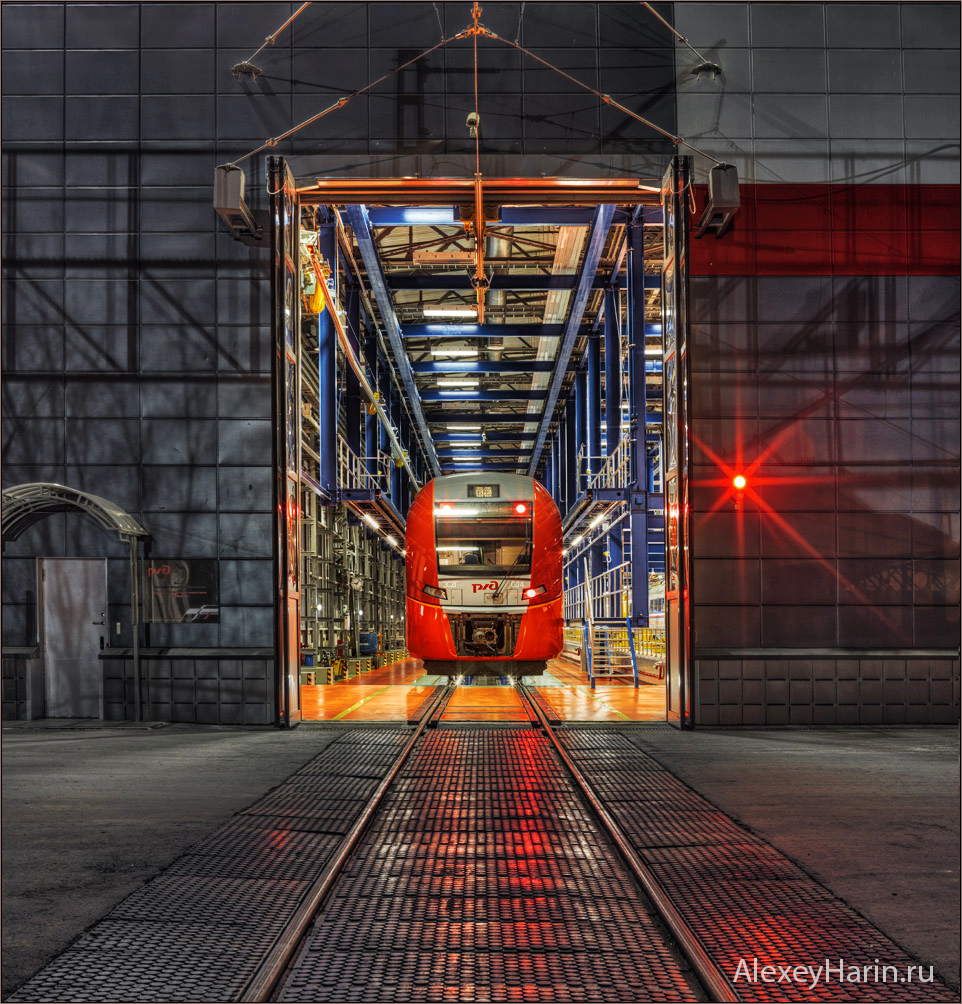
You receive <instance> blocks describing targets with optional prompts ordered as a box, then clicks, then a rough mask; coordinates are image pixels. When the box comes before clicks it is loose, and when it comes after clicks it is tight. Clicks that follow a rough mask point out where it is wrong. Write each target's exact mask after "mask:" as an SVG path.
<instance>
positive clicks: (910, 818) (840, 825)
mask: <svg viewBox="0 0 962 1004" xmlns="http://www.w3.org/2000/svg"><path fill="white" fill-rule="evenodd" d="M632 737H633V739H634V741H635V743H636V744H637V745H638V746H639V747H640V748H641V749H643V750H644V751H645V752H646V753H649V754H650V755H651V756H653V757H654V758H655V759H656V760H658V761H659V762H660V763H661V764H662V765H663V766H664V767H667V768H668V770H670V771H671V772H672V773H673V774H675V776H676V777H680V778H681V779H682V780H683V781H685V782H686V783H687V784H689V785H690V786H691V787H692V788H694V789H695V790H696V791H697V792H698V793H699V794H700V795H703V796H704V797H705V798H707V799H708V800H709V801H710V802H713V803H714V804H715V805H717V806H718V808H720V809H722V810H723V811H724V812H726V813H727V814H728V815H730V816H732V817H734V818H735V819H736V820H738V821H739V822H740V823H742V825H745V826H747V827H748V828H749V829H750V830H752V831H754V832H755V833H757V834H758V835H759V836H761V837H763V838H764V839H765V840H767V841H768V842H769V843H771V844H773V845H774V846H775V847H777V848H778V849H779V850H780V851H782V852H783V853H784V854H786V855H788V856H789V857H790V858H792V859H793V860H794V861H795V862H796V863H797V864H799V865H801V867H802V868H804V869H805V871H807V872H808V873H809V874H810V875H811V876H812V877H813V878H815V879H817V880H818V881H819V882H821V883H822V884H823V885H824V886H826V887H827V888H829V889H830V890H831V891H832V892H833V893H835V894H836V895H837V896H840V897H841V898H842V899H844V900H845V901H846V902H847V903H848V904H849V905H850V906H852V907H854V908H855V909H856V910H857V911H858V912H859V913H861V914H862V915H863V916H864V917H867V918H868V919H869V920H870V921H872V923H874V924H875V925H876V926H877V927H879V928H881V930H882V931H884V932H885V933H886V934H887V935H889V937H890V938H892V939H893V940H894V941H896V942H898V943H899V944H901V945H902V946H903V947H904V948H905V949H907V950H908V951H909V952H910V953H911V954H912V955H914V956H916V957H917V958H918V959H920V960H921V961H922V962H923V963H924V964H925V965H926V966H929V965H932V966H934V967H935V970H936V972H937V973H938V974H939V975H940V976H941V977H942V978H943V979H945V980H946V981H948V982H949V983H951V984H952V985H953V986H955V987H958V986H959V954H960V952H959V942H960V931H959V896H960V889H959V856H960V843H959V841H960V835H959V731H958V729H957V728H952V727H945V728H942V727H929V728H922V729H911V728H900V729H884V728H861V729H844V730H835V729H819V730H815V729H804V730H803V729H783V730H779V729H771V730H758V731H756V730H747V729H746V730H741V729H737V730H736V729H724V730H722V729H697V730H695V731H692V732H684V733H682V732H678V731H677V730H675V729H672V728H658V729H646V730H640V729H639V730H637V731H635V732H633V733H632Z"/></svg>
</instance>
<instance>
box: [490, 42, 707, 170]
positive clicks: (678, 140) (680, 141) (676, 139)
mask: <svg viewBox="0 0 962 1004" xmlns="http://www.w3.org/2000/svg"><path fill="white" fill-rule="evenodd" d="M484 34H485V35H487V36H488V38H493V39H496V40H497V41H498V42H504V44H505V45H510V46H511V47H512V48H513V49H517V50H518V52H523V53H524V54H525V55H526V56H530V57H531V59H534V60H536V61H537V62H539V63H541V64H542V66H547V67H548V69H549V70H554V72H555V73H560V74H561V76H562V77H564V78H565V79H566V80H570V81H571V82H572V83H573V84H577V85H578V86H579V87H581V88H583V89H584V90H586V91H590V92H591V93H592V94H594V95H595V97H598V98H601V100H602V101H604V103H605V104H606V105H611V107H612V108H617V109H618V111H620V112H624V113H625V115H628V116H629V117H630V118H633V119H635V121H637V122H641V123H642V125H646V126H648V128H649V129H654V131H655V132H657V133H661V135H662V136H664V137H665V138H666V139H670V140H671V141H672V143H674V144H675V146H685V147H687V148H688V149H689V150H693V151H694V152H695V153H697V154H698V155H699V156H700V157H705V158H706V159H707V160H710V161H711V162H712V163H713V164H722V163H724V162H723V161H720V160H718V159H717V158H716V157H713V156H712V155H711V154H710V153H705V151H704V150H700V149H699V148H698V147H697V146H694V145H693V144H692V143H689V142H688V140H686V139H685V138H684V137H682V136H676V135H675V134H674V133H672V132H669V131H668V130H667V129H662V128H661V126H659V125H655V123H654V122H652V121H651V120H650V119H646V118H645V117H644V116H643V115H639V114H638V113H637V112H633V111H632V110H631V109H630V108H627V107H625V105H623V104H621V102H620V101H615V99H614V98H613V97H612V96H611V95H610V94H604V93H603V92H602V91H599V90H596V89H595V88H594V87H592V86H591V85H590V84H586V83H585V82H584V81H583V80H579V79H578V78H577V77H573V76H571V74H570V73H565V71H564V70H562V69H561V68H560V67H557V66H555V65H553V64H552V63H549V62H548V60H547V59H542V58H541V57H540V56H538V55H536V54H535V53H533V52H532V51H531V50H530V49H526V48H525V47H524V46H523V45H519V44H518V43H517V42H512V41H510V40H509V39H507V38H502V37H501V36H500V35H497V34H495V33H494V32H493V31H489V30H487V29H485V32H484Z"/></svg>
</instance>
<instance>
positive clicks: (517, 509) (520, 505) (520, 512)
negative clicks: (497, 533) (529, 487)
mask: <svg viewBox="0 0 962 1004" xmlns="http://www.w3.org/2000/svg"><path fill="white" fill-rule="evenodd" d="M514 511H515V512H516V513H518V515H519V516H520V515H523V514H524V513H526V512H527V511H528V507H527V506H526V505H525V504H524V503H523V502H519V503H518V504H517V505H516V506H515V507H514Z"/></svg>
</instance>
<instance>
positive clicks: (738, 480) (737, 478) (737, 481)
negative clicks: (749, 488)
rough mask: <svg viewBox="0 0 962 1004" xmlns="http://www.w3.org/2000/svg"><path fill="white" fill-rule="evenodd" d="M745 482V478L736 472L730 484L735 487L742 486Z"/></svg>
mask: <svg viewBox="0 0 962 1004" xmlns="http://www.w3.org/2000/svg"><path fill="white" fill-rule="evenodd" d="M746 483H747V482H746V481H745V478H744V477H743V476H742V475H741V474H736V475H735V477H733V478H732V484H733V485H734V486H735V487H736V488H739V489H741V488H744V487H745V485H746Z"/></svg>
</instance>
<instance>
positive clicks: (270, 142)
mask: <svg viewBox="0 0 962 1004" xmlns="http://www.w3.org/2000/svg"><path fill="white" fill-rule="evenodd" d="M464 34H465V33H464V32H462V33H461V34H459V35H453V36H452V37H451V38H444V39H442V40H441V41H440V42H438V43H437V45H432V46H431V48H430V49H425V50H424V52H422V53H420V54H419V55H417V56H415V57H414V58H413V59H409V60H408V61H407V62H406V63H402V64H401V65H400V66H398V67H395V68H394V69H393V70H391V71H390V72H389V73H385V74H384V75H383V76H381V77H378V78H377V80H372V81H371V83H369V84H365V85H364V86H363V87H361V88H359V89H358V90H356V91H354V92H353V93H352V94H348V95H347V97H345V98H339V99H338V100H337V101H335V102H334V104H333V105H330V106H329V107H327V108H325V109H324V110H323V111H320V112H318V113H317V114H316V115H312V116H311V117H310V118H309V119H304V121H303V122H299V123H298V124H297V125H296V126H292V127H291V128H290V129H288V130H287V132H282V133H281V134H280V135H279V136H272V137H271V138H270V139H267V140H265V141H264V142H263V143H262V144H261V145H260V146H259V147H257V148H256V149H255V150H251V151H250V152H249V153H245V154H244V156H243V157H238V158H237V160H234V161H231V164H234V165H236V164H242V163H243V162H244V161H245V160H249V159H250V158H251V157H256V156H257V154H259V153H261V152H262V151H264V150H269V149H270V148H271V147H273V146H277V144H278V143H280V142H282V141H283V140H285V139H287V138H288V136H293V135H294V133H296V132H299V131H300V130H301V129H303V128H305V126H309V125H312V124H313V123H314V122H318V121H319V120H320V119H322V118H324V116H325V115H330V114H331V112H335V111H337V109H338V108H343V107H344V106H345V105H346V104H347V103H348V102H349V101H351V100H352V99H353V98H356V97H357V96H358V95H359V94H363V93H364V92H365V91H369V90H371V88H372V87H377V85H378V84H381V83H383V82H384V81H385V80H388V79H389V78H390V77H393V76H394V75H395V74H396V73H400V72H401V71H402V70H406V69H407V68H408V67H409V66H412V65H413V64H414V63H416V62H418V61H419V60H421V59H424V57H425V56H429V55H430V54H431V53H432V52H434V51H435V50H436V49H440V48H441V47H442V46H445V45H448V43H450V42H453V41H455V40H456V39H459V38H463V37H464Z"/></svg>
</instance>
